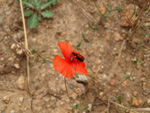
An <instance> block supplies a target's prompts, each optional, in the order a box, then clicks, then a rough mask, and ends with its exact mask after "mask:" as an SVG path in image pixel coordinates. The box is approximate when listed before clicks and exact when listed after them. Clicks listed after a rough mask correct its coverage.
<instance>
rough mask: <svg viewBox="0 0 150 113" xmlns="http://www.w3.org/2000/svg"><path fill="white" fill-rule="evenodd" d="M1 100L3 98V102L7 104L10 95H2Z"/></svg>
mask: <svg viewBox="0 0 150 113" xmlns="http://www.w3.org/2000/svg"><path fill="white" fill-rule="evenodd" d="M2 100H3V102H5V103H6V104H8V103H9V101H10V97H9V96H4V97H3V99H2Z"/></svg>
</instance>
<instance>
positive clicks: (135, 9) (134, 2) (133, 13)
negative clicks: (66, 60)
mask: <svg viewBox="0 0 150 113" xmlns="http://www.w3.org/2000/svg"><path fill="white" fill-rule="evenodd" d="M135 10H136V5H135V2H134V9H133V13H132V16H133V15H134V14H135ZM132 16H131V17H132Z"/></svg>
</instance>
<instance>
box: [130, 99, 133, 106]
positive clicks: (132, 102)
mask: <svg viewBox="0 0 150 113" xmlns="http://www.w3.org/2000/svg"><path fill="white" fill-rule="evenodd" d="M132 104H133V98H132V97H131V103H130V106H132Z"/></svg>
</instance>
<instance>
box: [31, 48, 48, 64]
mask: <svg viewBox="0 0 150 113" xmlns="http://www.w3.org/2000/svg"><path fill="white" fill-rule="evenodd" d="M30 51H31V53H32V54H33V55H36V60H35V61H36V62H39V59H42V64H44V63H47V60H46V59H45V58H43V57H42V56H41V55H42V54H43V53H44V52H46V51H37V50H36V45H34V48H33V49H32V48H30Z"/></svg>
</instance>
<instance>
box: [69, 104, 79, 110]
mask: <svg viewBox="0 0 150 113" xmlns="http://www.w3.org/2000/svg"><path fill="white" fill-rule="evenodd" d="M70 107H71V108H72V109H73V111H75V110H76V109H78V104H76V105H71V106H70Z"/></svg>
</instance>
